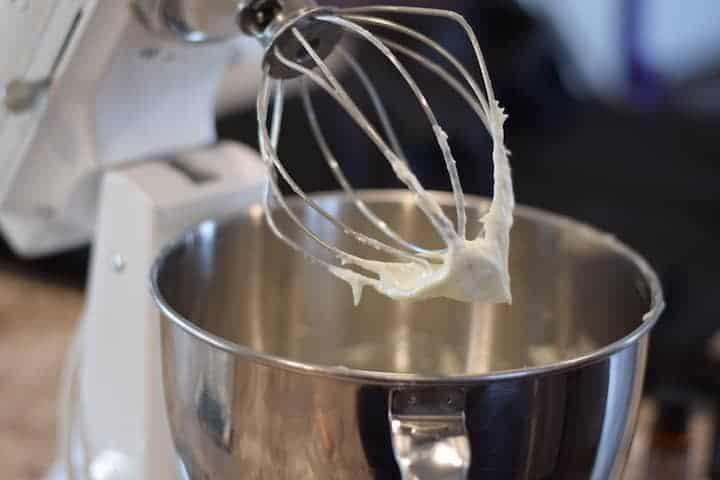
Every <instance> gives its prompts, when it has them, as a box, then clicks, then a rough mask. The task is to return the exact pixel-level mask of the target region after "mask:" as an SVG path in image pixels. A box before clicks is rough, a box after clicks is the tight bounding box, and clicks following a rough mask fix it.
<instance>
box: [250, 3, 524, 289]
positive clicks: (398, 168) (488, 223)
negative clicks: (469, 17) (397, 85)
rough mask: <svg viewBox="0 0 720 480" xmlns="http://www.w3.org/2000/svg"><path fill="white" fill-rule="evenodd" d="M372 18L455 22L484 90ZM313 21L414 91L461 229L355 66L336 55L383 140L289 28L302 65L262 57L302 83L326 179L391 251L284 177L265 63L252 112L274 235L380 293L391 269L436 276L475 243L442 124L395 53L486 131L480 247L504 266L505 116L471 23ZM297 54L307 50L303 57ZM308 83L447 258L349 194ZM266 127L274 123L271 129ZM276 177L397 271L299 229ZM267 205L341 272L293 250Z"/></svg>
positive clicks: (338, 15)
mask: <svg viewBox="0 0 720 480" xmlns="http://www.w3.org/2000/svg"><path fill="white" fill-rule="evenodd" d="M373 13H386V14H414V15H426V16H428V15H429V16H434V17H438V18H442V19H447V20H451V21H454V22H455V23H457V24H458V25H460V26H461V27H462V28H463V30H464V31H465V33H466V35H467V36H468V38H469V40H470V42H471V44H472V46H473V49H474V51H475V55H476V57H477V60H478V64H479V69H480V73H481V76H482V80H483V82H482V83H483V86H482V87H481V85H480V84H478V82H476V80H475V79H474V78H473V76H472V74H471V73H470V72H469V71H468V70H467V69H466V68H465V67H464V66H463V65H462V63H461V62H460V61H459V60H458V59H457V58H456V57H455V56H453V55H452V54H451V53H450V52H449V51H447V50H446V49H445V48H443V47H442V46H441V45H440V44H438V43H437V42H435V41H434V40H432V39H431V38H430V37H428V36H426V35H424V34H422V33H420V32H418V31H416V30H413V29H411V28H408V27H406V26H404V25H402V24H400V23H397V22H395V21H391V20H388V19H386V18H380V17H375V16H372V15H368V14H373ZM312 21H315V22H324V23H326V24H332V25H334V26H336V27H337V28H339V29H341V30H342V31H343V32H345V33H349V34H351V35H352V36H354V37H357V38H360V39H362V40H364V41H365V42H367V43H368V44H370V45H371V46H372V47H373V48H374V49H375V50H377V51H379V52H380V53H381V54H382V55H383V56H384V57H385V58H386V59H387V60H388V61H389V62H390V63H391V64H392V65H393V67H394V68H395V70H396V72H397V73H399V74H400V76H401V77H402V79H403V81H404V82H405V84H406V85H407V86H408V87H409V89H410V90H411V92H412V94H413V96H414V98H415V99H416V100H417V101H418V103H419V105H420V107H421V108H422V111H423V112H424V115H425V116H426V117H427V119H428V121H429V123H430V126H431V128H432V130H433V134H434V136H435V139H436V141H437V143H438V146H439V148H440V150H441V153H442V155H443V160H444V162H445V166H446V169H447V171H448V173H449V176H450V182H451V186H452V190H453V195H454V199H455V206H456V218H457V225H454V224H453V222H452V221H451V220H450V219H449V218H448V217H447V216H446V215H445V214H444V212H443V211H442V209H441V208H440V206H439V204H438V203H437V202H436V201H435V199H434V198H433V197H432V195H430V194H429V193H428V192H427V191H426V190H425V189H424V187H423V185H422V184H421V183H420V181H419V180H418V178H417V177H416V176H415V174H414V173H413V172H412V170H411V169H410V167H409V165H408V162H407V160H406V157H405V154H404V152H403V149H402V145H401V143H400V141H399V140H398V138H397V135H396V133H395V130H394V128H393V126H392V123H391V122H390V119H389V116H388V115H387V112H386V110H385V107H384V104H383V101H382V99H381V97H380V95H379V94H378V92H377V89H376V88H375V86H374V85H373V83H372V81H371V80H370V78H369V76H368V75H367V74H366V73H365V71H364V69H363V68H362V66H361V65H360V63H359V62H358V61H357V60H356V59H355V58H354V57H353V56H352V55H351V54H350V53H348V52H347V51H346V50H344V49H342V48H341V47H338V48H337V51H338V52H339V54H340V56H341V57H342V59H343V60H344V61H345V63H346V64H347V65H348V66H349V67H350V70H351V71H352V72H353V74H354V75H355V76H356V77H357V79H359V81H360V84H361V85H362V87H363V88H364V90H365V92H366V93H367V94H368V96H369V97H370V100H371V103H372V106H373V108H374V111H375V113H376V114H377V117H378V119H379V120H380V126H381V127H382V128H381V130H382V133H383V134H384V136H383V135H381V133H380V132H379V131H378V130H377V129H376V127H375V126H374V125H373V124H372V123H371V122H370V120H369V119H368V117H367V116H366V115H365V114H364V113H363V112H362V111H361V109H360V108H359V107H358V105H357V103H356V102H355V101H354V100H353V98H352V97H351V96H350V94H349V93H348V91H347V90H346V89H345V87H344V86H343V85H342V84H341V82H340V81H339V80H338V78H337V77H336V76H335V75H334V74H333V72H332V71H331V69H330V67H329V66H328V64H327V63H326V62H325V61H324V60H323V58H322V57H321V55H320V54H319V53H318V51H317V50H316V48H314V45H313V43H312V42H311V41H309V40H308V38H306V36H305V35H304V34H303V32H301V30H300V29H298V28H294V27H291V28H289V29H288V31H287V32H286V33H285V34H286V35H292V38H293V41H295V42H296V43H297V44H298V45H301V46H302V49H301V50H298V57H300V56H302V60H299V59H291V58H288V57H287V53H284V52H282V51H281V50H280V49H279V48H274V49H271V51H269V52H268V55H272V64H273V65H274V66H275V67H276V68H277V67H278V66H280V67H281V68H282V69H283V71H286V72H293V73H292V75H293V76H300V77H302V78H303V80H302V85H301V89H300V93H301V98H302V102H303V106H304V109H305V112H306V115H307V118H308V122H309V125H310V128H311V131H312V134H313V137H314V138H315V140H316V142H317V144H318V146H319V147H320V151H321V153H322V155H323V157H324V159H325V162H326V163H327V164H328V166H329V168H330V170H331V172H332V174H333V175H334V177H335V179H336V180H337V181H338V183H339V184H340V186H341V187H342V188H343V190H344V191H345V192H346V194H347V195H348V196H349V198H351V199H352V201H353V203H354V205H355V207H356V208H357V209H358V210H359V211H360V212H361V213H362V214H363V216H364V217H365V218H366V219H367V220H368V221H369V222H370V223H371V224H372V225H374V226H375V227H376V228H378V229H379V230H380V231H381V232H382V233H383V235H384V236H385V237H387V239H388V241H389V242H390V243H387V242H385V241H381V240H378V239H375V238H371V237H369V236H367V235H365V234H363V233H361V232H359V231H357V230H355V229H354V228H352V227H351V226H349V225H346V224H345V223H343V222H342V221H340V220H338V219H336V218H335V217H334V216H333V215H332V214H331V213H330V212H328V211H326V210H325V209H323V207H322V206H321V205H320V204H318V203H317V202H316V201H315V200H313V199H312V198H311V197H310V196H308V195H307V194H306V193H305V192H304V191H303V190H302V188H301V187H300V186H299V185H298V184H297V183H296V182H295V181H294V180H293V178H292V176H291V175H290V174H289V173H288V171H287V169H286V168H285V166H284V164H283V163H282V161H281V160H280V158H279V156H278V152H277V143H278V139H279V135H280V128H281V123H282V110H283V109H282V101H283V88H284V87H283V82H284V80H282V79H278V80H276V79H273V78H271V75H270V66H269V65H268V64H267V63H266V67H265V72H264V76H263V80H262V84H261V88H260V93H259V95H258V102H257V107H258V123H259V140H260V151H261V154H262V157H263V159H264V160H265V162H266V164H267V167H268V170H269V175H268V184H267V191H266V198H265V207H266V208H265V211H266V217H267V220H268V224H269V225H270V228H271V229H272V230H273V232H274V233H275V234H276V235H277V236H278V238H280V239H281V240H283V241H284V242H285V243H287V244H288V245H289V246H290V247H292V248H294V249H295V250H297V251H299V252H301V253H303V254H304V255H306V256H307V257H308V258H310V259H311V260H313V261H316V262H319V263H321V264H322V265H324V266H325V267H327V268H328V269H329V270H330V271H331V272H332V273H334V274H335V275H337V276H338V277H340V278H342V279H344V280H353V281H354V282H355V283H358V282H360V284H361V286H365V285H369V286H372V287H374V288H376V289H380V288H381V286H382V282H383V276H384V275H386V274H387V267H388V265H392V266H393V268H395V271H406V272H410V273H411V274H413V275H420V276H424V275H432V273H433V264H432V263H431V262H433V261H437V260H442V259H443V258H445V256H447V255H452V254H453V252H454V251H455V250H456V249H460V248H462V247H463V244H464V242H465V241H466V240H472V239H467V238H466V223H467V217H466V212H465V203H464V196H463V191H462V186H461V184H460V179H459V175H458V171H457V166H456V163H455V160H454V158H453V155H452V151H451V148H450V145H449V143H448V137H447V135H446V134H445V132H444V130H443V128H442V127H441V125H440V123H439V122H438V119H437V118H436V116H435V114H434V112H433V110H432V108H431V106H430V104H429V102H428V100H427V99H426V97H425V96H424V94H423V92H422V90H421V89H420V87H419V86H418V84H417V82H416V81H415V79H414V78H413V77H412V75H411V74H410V73H409V71H408V70H407V69H406V67H405V66H404V64H403V63H402V62H401V61H400V59H399V58H398V57H397V56H396V54H398V55H401V56H402V57H403V58H407V59H410V60H412V61H413V62H415V63H417V64H418V65H420V66H421V67H423V68H425V69H426V70H428V71H430V72H432V73H433V74H434V75H436V76H438V77H439V78H440V79H441V80H443V81H444V82H445V83H447V84H448V85H449V86H450V87H451V89H452V90H453V91H455V92H456V93H457V94H458V95H459V96H460V97H461V98H462V99H463V100H464V101H465V102H466V103H467V104H468V105H469V106H470V107H471V108H472V110H473V111H474V112H475V114H476V115H477V116H478V118H479V120H480V121H481V122H482V124H483V125H484V126H485V127H486V129H487V130H488V131H489V132H490V135H491V136H492V139H493V163H494V166H495V172H494V179H495V185H494V197H493V202H492V204H491V207H490V209H489V211H488V213H487V214H486V215H485V217H484V218H483V219H482V222H483V223H484V227H485V228H484V233H483V235H484V236H483V238H484V239H487V240H489V241H491V243H492V246H493V248H497V249H499V252H500V253H504V254H505V255H504V257H505V262H506V261H507V260H506V259H507V255H506V253H507V249H508V244H509V229H510V225H511V223H512V217H511V215H508V214H507V212H508V211H512V208H513V207H514V196H513V192H512V184H511V181H510V180H509V163H508V161H507V155H508V152H507V151H506V150H505V147H504V143H503V142H504V135H503V123H504V121H505V118H506V117H505V115H504V113H503V112H502V109H501V108H500V107H499V105H498V102H497V100H496V99H495V96H494V92H493V89H492V85H491V83H490V79H489V74H488V72H487V67H486V65H485V61H484V58H483V55H482V52H481V50H480V47H479V44H478V41H477V38H476V37H475V35H474V33H473V32H472V29H471V27H470V26H469V25H468V24H467V22H466V21H465V20H464V19H463V18H462V16H460V15H458V14H456V13H454V12H450V11H445V10H437V9H426V8H415V7H391V6H375V7H361V8H350V9H343V10H337V11H336V12H335V13H327V12H321V13H318V14H317V15H316V16H314V17H313V19H312ZM366 27H376V28H379V29H384V30H389V31H394V32H397V33H400V34H402V35H404V36H406V37H408V38H410V39H413V40H415V41H417V42H419V43H420V44H422V45H424V46H426V47H429V48H431V49H432V50H434V51H435V52H437V53H438V54H439V55H440V56H441V57H442V58H444V59H445V60H446V61H447V62H448V63H449V64H450V65H451V66H452V67H453V68H454V70H455V71H456V72H457V74H458V75H459V77H460V79H459V78H458V77H456V76H455V75H454V74H453V73H451V72H450V71H448V69H446V68H445V67H444V66H442V65H440V64H438V63H436V62H434V61H432V60H430V59H428V58H426V57H424V56H423V55H422V54H421V53H419V52H418V51H416V50H414V49H412V48H410V47H407V46H405V45H402V44H400V43H398V42H396V41H393V40H390V39H387V38H385V37H383V36H380V35H376V34H374V33H372V32H371V31H370V30H368V29H367V28H366ZM302 50H304V52H303V51H302ZM310 84H312V85H314V86H315V87H318V88H319V89H320V90H321V91H324V92H325V93H326V94H328V95H329V96H330V97H331V98H332V99H333V100H334V101H335V102H337V104H338V105H340V106H341V107H342V108H343V109H344V111H345V112H346V113H347V114H348V115H349V116H350V118H352V120H353V121H354V123H355V124H356V125H357V126H358V127H359V128H360V129H361V130H362V131H363V132H364V134H365V135H366V136H367V138H368V139H369V140H370V141H371V142H372V143H373V144H374V145H375V146H376V147H377V148H378V149H379V151H380V152H381V153H382V155H383V156H384V157H385V159H386V160H387V162H388V163H389V165H390V166H391V167H392V169H393V171H394V172H395V174H396V175H397V177H398V179H400V181H401V182H403V183H404V184H405V185H406V186H407V188H408V189H409V190H410V191H412V192H413V193H414V194H415V198H416V200H417V206H418V207H419V208H420V209H421V210H422V211H423V213H424V214H425V216H426V217H427V218H428V220H429V221H430V223H431V224H432V226H433V227H434V229H435V230H436V231H437V233H438V234H439V236H440V237H441V238H442V240H443V242H444V243H445V246H446V248H445V249H444V250H440V251H434V250H428V249H425V248H422V247H420V246H418V245H416V244H414V243H412V242H410V241H408V240H406V239H404V238H402V237H401V236H400V235H399V234H398V233H397V232H396V231H395V230H393V229H392V228H391V227H390V226H389V225H387V223H386V222H385V221H384V220H382V219H381V218H380V217H378V216H377V215H376V214H375V213H374V212H373V211H372V210H371V209H370V208H369V207H368V206H367V205H366V204H365V203H364V202H363V201H362V200H361V199H360V197H359V196H358V195H357V194H356V193H355V190H354V189H353V187H352V185H351V184H350V182H349V181H348V179H347V177H346V175H345V173H344V171H343V169H342V167H341V165H340V162H338V160H337V157H336V156H335V154H334V153H333V151H332V149H331V147H330V145H329V144H328V142H327V139H326V137H325V135H324V133H323V131H322V128H321V125H320V120H319V119H318V116H317V114H316V110H315V108H314V105H313V102H312V99H311V96H310V93H309V85H310ZM271 96H273V106H272V114H271V113H270V110H271V109H270V99H271ZM268 122H270V123H271V126H270V128H269V129H268ZM278 176H279V177H281V178H282V179H283V180H284V182H285V183H287V185H288V186H289V187H290V189H291V190H292V191H293V192H294V193H295V194H296V195H298V196H299V197H300V198H302V199H303V200H304V201H305V202H306V203H307V204H308V205H309V206H310V207H311V208H312V209H313V210H314V211H315V212H317V213H318V214H319V215H320V216H321V217H323V218H324V219H326V220H327V221H329V222H330V223H331V224H332V225H333V226H334V227H335V228H337V229H338V230H339V231H341V232H342V233H343V234H344V235H346V236H348V237H349V238H352V239H354V240H355V241H357V242H359V243H361V244H365V245H367V246H370V247H372V248H373V249H375V250H377V251H378V252H382V253H385V254H388V255H391V256H392V257H393V258H395V259H397V261H396V262H395V263H392V264H388V263H386V262H380V261H376V260H372V259H369V258H362V257H359V256H356V255H353V254H351V253H348V252H346V251H344V250H342V249H340V248H338V247H336V246H334V245H331V244H329V243H328V242H326V241H324V240H323V239H322V238H320V237H319V236H318V235H317V234H316V233H315V232H314V231H312V230H311V229H310V228H309V227H308V226H306V225H305V224H303V222H302V221H301V220H300V219H299V218H298V217H297V216H296V215H295V214H294V213H293V212H292V210H290V209H289V208H288V205H287V203H286V202H285V200H284V198H283V196H282V193H281V191H280V187H279V184H278ZM273 203H275V204H277V205H278V206H279V207H280V208H281V209H282V210H284V211H285V213H286V214H287V215H288V216H289V218H290V220H291V221H292V223H293V224H295V225H296V226H297V227H298V228H299V229H300V230H301V231H302V232H303V233H304V234H306V235H307V236H309V237H310V238H311V239H313V240H314V241H315V242H317V244H318V245H320V246H321V247H322V248H324V249H325V250H327V251H328V252H330V253H331V254H332V255H333V256H334V257H335V258H336V259H337V260H338V261H339V263H340V265H342V266H343V267H339V266H337V265H334V264H332V263H330V262H328V261H326V260H323V259H321V258H320V257H318V256H315V255H313V254H311V253H309V252H307V251H305V249H304V248H303V247H302V246H300V245H299V244H298V243H297V242H296V241H294V240H292V239H291V238H289V237H288V236H287V235H285V234H284V233H282V232H281V231H280V229H279V228H278V226H277V224H276V223H275V222H274V219H273V218H272V211H273V209H272V207H273ZM500 257H503V255H500ZM347 265H352V266H354V267H356V268H358V269H359V270H360V271H363V272H369V274H366V273H361V272H360V271H355V270H352V269H348V268H347V267H346V266H347ZM505 267H507V265H505ZM370 274H374V277H373V276H370ZM352 283H353V282H351V284H352ZM355 288H356V287H355V286H353V289H355ZM360 288H361V287H360ZM411 294H412V292H410V291H407V292H403V291H401V292H399V293H397V295H398V296H400V297H403V296H410V295H411Z"/></svg>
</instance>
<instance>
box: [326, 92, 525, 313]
mask: <svg viewBox="0 0 720 480" xmlns="http://www.w3.org/2000/svg"><path fill="white" fill-rule="evenodd" d="M506 118H507V116H506V115H505V114H504V113H503V111H502V109H501V108H500V107H499V106H498V105H497V104H494V105H491V106H490V115H489V120H490V122H489V123H490V130H491V132H490V133H491V136H492V139H493V165H494V170H495V171H494V182H495V186H494V193H493V201H492V204H491V207H490V209H489V211H488V213H487V214H486V215H485V216H484V217H483V218H481V219H477V221H480V222H482V223H483V225H484V234H482V236H480V237H478V238H475V239H471V240H468V239H465V238H462V237H461V236H459V235H458V234H457V233H455V231H454V229H452V230H450V231H446V232H445V234H446V235H447V237H445V239H446V243H447V249H446V251H444V252H442V253H440V254H438V255H437V256H434V257H433V258H429V259H428V260H429V262H428V264H425V265H423V264H420V263H414V262H413V263H410V262H407V263H399V262H398V263H396V262H374V261H368V260H364V259H359V258H356V257H352V256H346V257H344V258H342V259H341V260H342V261H343V264H345V265H347V264H352V265H355V266H357V267H360V268H361V269H363V270H367V271H369V272H372V273H374V274H375V275H377V279H374V278H370V277H368V276H366V275H361V274H359V273H357V272H355V271H353V270H350V269H348V268H346V267H333V266H331V267H329V270H330V272H331V273H333V274H334V275H335V276H337V277H338V278H340V279H342V280H344V281H346V282H348V283H349V284H350V287H351V288H352V291H353V297H354V300H355V304H356V305H357V304H358V303H359V302H360V299H361V296H362V292H363V288H364V287H366V286H369V287H372V288H374V289H375V290H377V291H378V292H380V293H381V294H383V295H386V296H388V297H390V298H394V299H416V300H420V299H428V298H433V297H447V298H451V299H454V300H459V301H462V302H484V303H510V302H511V300H512V296H511V293H510V274H509V272H508V254H509V246H510V229H511V228H512V223H513V209H514V206H515V198H514V194H513V187H512V178H511V171H510V165H509V161H508V151H507V149H506V148H505V145H504V130H503V125H504V122H505V120H506ZM436 129H438V130H437V131H436V133H438V137H439V139H440V141H441V142H440V143H441V146H442V149H443V153H444V154H445V155H446V156H449V157H450V159H451V161H452V162H453V163H454V159H452V154H451V153H450V148H449V146H448V145H447V141H446V138H447V137H446V136H445V134H444V132H442V130H440V129H439V127H436ZM396 172H397V170H396ZM397 173H398V176H399V177H402V176H403V175H407V174H408V172H406V171H404V170H402V169H401V171H400V172H397ZM450 173H451V175H457V173H456V172H453V171H451V172H450ZM409 175H412V174H411V173H409ZM401 179H402V178H401ZM415 193H416V195H417V198H418V202H419V203H420V204H424V205H426V206H428V208H429V209H430V210H431V211H432V212H434V213H436V214H438V213H439V215H442V217H443V218H444V222H443V223H444V225H448V224H450V223H451V222H450V220H449V219H447V217H446V216H445V215H444V214H442V212H441V211H440V209H439V207H436V205H437V204H436V202H434V201H433V200H432V198H431V196H430V194H429V193H427V192H425V191H422V190H420V191H415ZM443 236H445V235H443Z"/></svg>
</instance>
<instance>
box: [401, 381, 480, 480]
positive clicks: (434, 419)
mask: <svg viewBox="0 0 720 480" xmlns="http://www.w3.org/2000/svg"><path fill="white" fill-rule="evenodd" d="M390 428H391V431H392V446H393V451H394V452H395V457H396V458H397V462H398V467H399V469H400V475H401V476H402V478H403V480H421V479H434V480H462V479H464V478H466V476H467V472H468V469H469V468H470V442H469V440H468V435H467V429H466V427H465V392H464V391H463V390H461V389H458V388H421V389H413V388H405V389H400V390H397V391H395V392H392V393H391V397H390Z"/></svg>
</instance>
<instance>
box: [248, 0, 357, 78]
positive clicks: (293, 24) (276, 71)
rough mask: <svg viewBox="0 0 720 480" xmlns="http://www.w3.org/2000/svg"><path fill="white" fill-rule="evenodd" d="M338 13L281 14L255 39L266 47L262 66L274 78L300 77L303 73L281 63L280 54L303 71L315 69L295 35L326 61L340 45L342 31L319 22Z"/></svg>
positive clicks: (314, 10)
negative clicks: (300, 37) (297, 33)
mask: <svg viewBox="0 0 720 480" xmlns="http://www.w3.org/2000/svg"><path fill="white" fill-rule="evenodd" d="M335 12H336V10H335V9H334V8H329V7H310V8H304V9H300V10H297V11H294V12H292V13H291V14H290V15H289V16H287V15H286V13H284V11H280V12H279V13H278V14H277V16H276V17H275V19H274V20H273V21H272V22H271V23H270V24H269V25H268V26H267V28H265V29H264V30H263V31H262V32H258V33H256V37H257V38H258V39H259V40H260V42H261V43H262V44H263V45H264V46H265V57H264V59H263V64H264V66H266V67H267V68H268V69H269V74H270V76H271V77H273V78H279V79H291V78H296V77H298V76H301V73H299V72H297V71H296V70H293V69H292V68H289V67H288V66H287V65H285V64H283V63H282V62H280V61H278V59H277V55H276V54H275V52H276V51H278V52H279V53H280V54H281V55H282V56H283V57H285V58H288V59H290V60H292V61H294V62H296V63H298V64H300V65H302V66H304V67H307V68H314V67H315V65H316V64H315V62H314V61H313V59H312V57H311V56H310V55H308V53H307V51H306V50H305V48H304V47H303V45H302V44H301V43H300V41H299V40H298V39H297V37H296V36H295V35H294V34H293V30H297V31H299V32H300V33H301V34H302V36H303V37H304V38H305V39H306V40H307V41H308V43H309V44H310V45H311V46H312V47H313V49H314V50H315V52H316V53H317V54H318V56H319V57H320V58H322V59H326V58H327V57H328V56H329V55H330V54H331V53H332V52H333V51H334V50H335V47H336V46H337V45H338V44H339V43H340V41H341V39H342V37H343V30H342V28H340V27H338V26H337V25H334V24H332V23H329V22H325V21H322V20H320V19H319V17H321V16H327V15H335Z"/></svg>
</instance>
